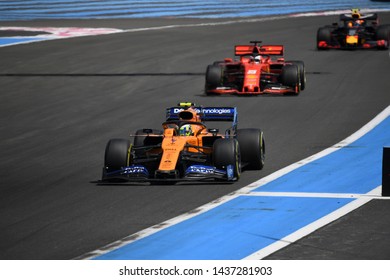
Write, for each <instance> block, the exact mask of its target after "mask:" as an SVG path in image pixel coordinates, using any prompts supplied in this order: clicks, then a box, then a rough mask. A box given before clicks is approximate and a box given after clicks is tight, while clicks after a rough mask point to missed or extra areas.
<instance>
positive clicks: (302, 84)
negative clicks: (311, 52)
mask: <svg viewBox="0 0 390 280" xmlns="http://www.w3.org/2000/svg"><path fill="white" fill-rule="evenodd" d="M288 62H289V63H292V64H294V65H296V66H297V67H298V74H299V83H300V90H304V89H305V87H306V69H305V63H304V62H303V61H300V60H292V61H288Z"/></svg>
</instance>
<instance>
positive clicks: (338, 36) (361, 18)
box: [317, 9, 390, 50]
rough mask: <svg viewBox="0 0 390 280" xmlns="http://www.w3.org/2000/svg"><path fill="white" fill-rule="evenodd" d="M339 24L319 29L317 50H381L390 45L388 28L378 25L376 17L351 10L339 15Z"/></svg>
mask: <svg viewBox="0 0 390 280" xmlns="http://www.w3.org/2000/svg"><path fill="white" fill-rule="evenodd" d="M340 22H341V23H342V24H340V25H339V24H338V23H333V25H327V26H324V27H321V28H319V29H318V31H317V49H318V50H327V49H374V48H376V49H382V50H386V49H388V48H389V44H390V26H389V25H379V20H378V15H377V14H376V13H372V14H365V15H364V14H361V13H360V10H359V9H352V10H351V13H349V14H341V15H340Z"/></svg>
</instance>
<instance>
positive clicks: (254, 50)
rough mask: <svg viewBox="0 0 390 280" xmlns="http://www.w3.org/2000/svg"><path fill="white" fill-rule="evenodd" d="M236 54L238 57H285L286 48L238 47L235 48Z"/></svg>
mask: <svg viewBox="0 0 390 280" xmlns="http://www.w3.org/2000/svg"><path fill="white" fill-rule="evenodd" d="M234 54H235V55H236V56H244V55H253V54H260V55H283V54H284V47H283V46H282V45H263V46H253V45H238V46H235V47H234Z"/></svg>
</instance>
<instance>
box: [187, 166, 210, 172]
mask: <svg viewBox="0 0 390 280" xmlns="http://www.w3.org/2000/svg"><path fill="white" fill-rule="evenodd" d="M186 173H187V174H188V173H198V174H214V168H213V167H211V166H205V165H192V166H190V167H188V168H187V170H186Z"/></svg>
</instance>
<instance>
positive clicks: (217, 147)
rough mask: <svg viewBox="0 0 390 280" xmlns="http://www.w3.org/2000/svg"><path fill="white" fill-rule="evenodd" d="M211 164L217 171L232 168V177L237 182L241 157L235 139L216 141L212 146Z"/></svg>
mask: <svg viewBox="0 0 390 280" xmlns="http://www.w3.org/2000/svg"><path fill="white" fill-rule="evenodd" d="M213 162H214V166H215V167H216V168H218V169H222V170H226V168H227V166H228V165H232V166H233V177H234V178H235V179H236V180H238V179H239V178H240V175H241V155H240V147H239V143H238V141H237V140H236V139H233V138H231V139H225V138H223V139H217V140H216V141H215V142H214V144H213Z"/></svg>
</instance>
